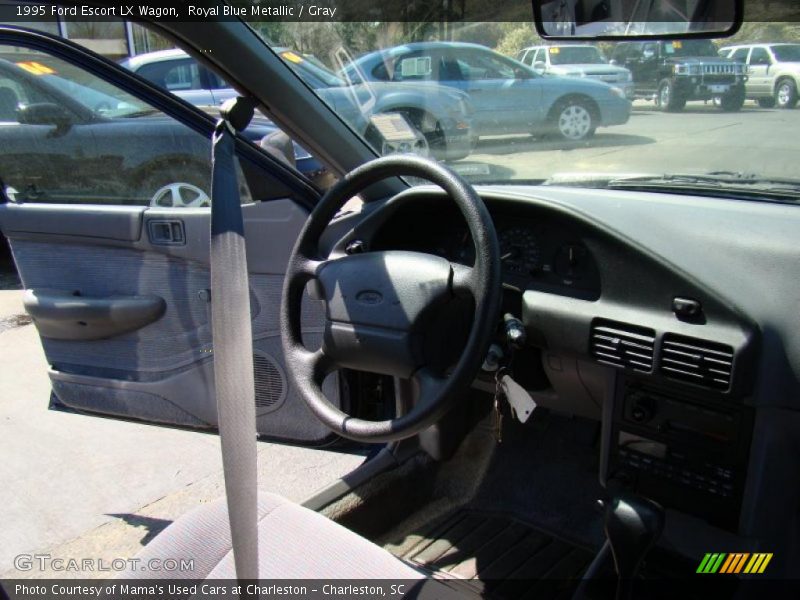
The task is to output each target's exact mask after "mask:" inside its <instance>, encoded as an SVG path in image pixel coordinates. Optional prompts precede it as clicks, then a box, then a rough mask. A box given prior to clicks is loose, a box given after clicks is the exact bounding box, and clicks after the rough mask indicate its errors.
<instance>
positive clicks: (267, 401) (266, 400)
mask: <svg viewBox="0 0 800 600" xmlns="http://www.w3.org/2000/svg"><path fill="white" fill-rule="evenodd" d="M253 369H254V371H255V382H256V409H257V410H258V409H261V410H262V411H263V410H265V409H274V408H276V405H278V404H279V403H280V402H282V401H283V398H284V396H285V395H286V393H285V389H286V388H285V379H284V376H283V373H282V372H281V370H280V368H279V367H278V365H277V364H275V361H274V360H273V359H272V357H270V356H268V355H266V354H253Z"/></svg>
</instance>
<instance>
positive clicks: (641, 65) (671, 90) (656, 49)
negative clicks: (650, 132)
mask: <svg viewBox="0 0 800 600" xmlns="http://www.w3.org/2000/svg"><path fill="white" fill-rule="evenodd" d="M611 62H612V63H613V64H617V65H620V66H623V67H626V68H628V69H630V71H631V73H632V74H633V82H634V86H635V88H636V92H635V94H636V97H637V98H644V99H647V100H655V102H656V105H657V106H658V107H659V108H661V109H662V110H665V111H679V110H682V109H683V107H684V105H685V104H686V101H687V100H712V99H715V98H719V100H720V101H719V106H720V108H722V110H727V111H736V110H739V109H740V108H742V104H743V103H744V98H745V90H744V84H745V81H747V67H746V66H745V65H742V64H741V63H736V62H734V61H732V60H730V59H727V58H722V57H720V56H719V55H718V54H717V48H716V46H714V44H713V43H712V42H711V40H700V39H696V40H675V41H669V42H664V41H652V42H622V43H620V44H617V47H616V48H615V49H614V54H613V56H612V59H611Z"/></svg>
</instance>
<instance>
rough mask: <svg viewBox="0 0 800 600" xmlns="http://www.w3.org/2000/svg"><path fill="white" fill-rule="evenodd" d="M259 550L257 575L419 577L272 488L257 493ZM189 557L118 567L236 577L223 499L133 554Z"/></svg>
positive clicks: (133, 574)
mask: <svg viewBox="0 0 800 600" xmlns="http://www.w3.org/2000/svg"><path fill="white" fill-rule="evenodd" d="M258 517H259V518H258V552H259V577H260V578H261V579H342V578H346V579H377V578H380V579H424V578H425V576H424V575H423V574H422V573H420V572H419V571H417V570H415V569H413V568H412V567H411V566H409V565H407V564H406V563H404V562H402V561H401V560H400V559H398V558H396V557H394V556H392V555H391V554H390V553H389V552H387V551H386V550H384V549H383V548H380V547H379V546H376V545H375V544H373V543H372V542H370V541H368V540H366V539H364V538H362V537H360V536H359V535H357V534H355V533H353V532H352V531H350V530H349V529H346V528H344V527H342V526H341V525H339V524H337V523H334V522H333V521H331V520H330V519H327V518H325V517H323V516H322V515H320V514H318V513H315V512H314V511H312V510H309V509H307V508H304V507H302V506H300V505H298V504H295V503H293V502H290V501H288V500H286V499H284V498H282V497H280V496H276V495H274V494H265V495H262V496H260V497H259V503H258ZM137 558H138V559H140V561H141V562H140V563H139V564H140V565H141V564H152V563H147V561H149V560H150V559H160V560H162V561H163V560H164V559H177V560H178V561H180V559H193V560H194V565H193V566H194V568H193V569H191V570H188V571H179V570H178V571H142V570H130V571H128V572H125V573H121V574H120V577H121V578H125V579H163V578H176V579H230V578H234V577H235V568H234V561H233V552H232V551H231V534H230V526H229V524H228V509H227V506H226V503H225V500H224V499H222V500H219V501H216V502H213V503H209V504H205V505H203V506H200V507H198V508H196V509H194V510H193V511H191V512H190V513H188V514H187V515H185V516H183V517H181V518H180V519H178V520H177V521H175V522H174V523H172V524H171V525H170V526H169V527H167V528H166V529H165V530H164V531H163V532H162V533H161V534H159V535H158V536H157V537H156V538H155V539H154V540H153V541H152V542H150V544H148V545H147V546H146V547H145V548H144V549H142V551H141V552H140V553H139V554H138V555H137Z"/></svg>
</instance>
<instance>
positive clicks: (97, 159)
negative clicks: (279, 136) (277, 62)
mask: <svg viewBox="0 0 800 600" xmlns="http://www.w3.org/2000/svg"><path fill="white" fill-rule="evenodd" d="M111 89H113V88H111ZM275 131H277V128H276V127H275V125H274V124H272V123H268V122H266V121H265V120H263V119H262V120H259V121H257V122H254V123H253V124H252V125H251V126H250V127H249V128H248V129H247V135H248V136H250V137H251V139H252V140H253V141H254V142H258V141H260V140H261V139H263V138H264V137H266V136H268V135H270V134H272V133H273V132H275ZM52 139H57V140H58V144H57V145H55V144H49V143H47V140H52ZM119 139H126V140H128V142H129V143H126V144H120V143H119ZM0 145H2V148H3V161H2V162H3V184H4V190H3V191H4V194H5V195H6V196H7V198H8V200H11V201H14V202H48V203H82V204H87V203H88V204H92V203H96V202H103V203H108V204H122V205H151V206H208V205H209V203H210V200H209V192H210V167H209V158H210V156H211V151H210V145H209V140H207V139H206V138H204V137H203V136H201V135H198V134H197V133H196V132H194V131H193V130H192V129H189V128H188V127H185V126H183V125H181V124H179V123H177V122H176V121H174V120H173V119H170V118H168V117H166V116H164V115H162V114H161V113H160V112H159V111H157V110H155V109H153V108H152V107H150V106H149V105H147V104H144V103H143V102H140V101H138V100H136V99H135V98H134V97H133V96H128V95H123V92H120V91H119V90H116V91H115V93H114V94H111V93H109V94H107V93H104V92H102V91H100V90H97V89H93V88H91V87H88V86H84V85H81V84H80V83H77V82H75V81H71V80H68V79H66V78H63V77H60V76H59V75H57V74H56V71H55V70H54V69H52V68H50V67H48V66H47V65H43V64H40V63H36V62H33V63H31V62H30V61H20V63H19V64H15V63H13V62H11V61H9V60H5V59H0ZM45 149H46V150H45ZM297 166H298V168H299V169H300V170H304V169H305V170H309V169H312V170H313V169H315V168H318V163H317V162H316V160H315V159H313V158H311V157H310V156H309V157H308V158H305V159H303V158H301V159H300V160H299V161H298V164H297ZM75 174H80V176H79V177H75V176H74V175H75ZM87 189H89V190H91V193H87Z"/></svg>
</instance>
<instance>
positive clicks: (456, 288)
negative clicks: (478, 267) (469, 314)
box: [450, 263, 477, 299]
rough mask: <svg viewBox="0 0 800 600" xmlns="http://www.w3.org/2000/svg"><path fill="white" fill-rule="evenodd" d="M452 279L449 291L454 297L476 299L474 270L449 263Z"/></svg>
mask: <svg viewBox="0 0 800 600" xmlns="http://www.w3.org/2000/svg"><path fill="white" fill-rule="evenodd" d="M450 270H451V271H452V273H453V274H452V277H451V280H450V290H451V292H452V293H453V295H455V296H462V297H470V298H473V299H474V298H476V297H477V291H476V284H475V270H474V269H473V268H472V267H467V266H465V265H460V264H458V263H450Z"/></svg>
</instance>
